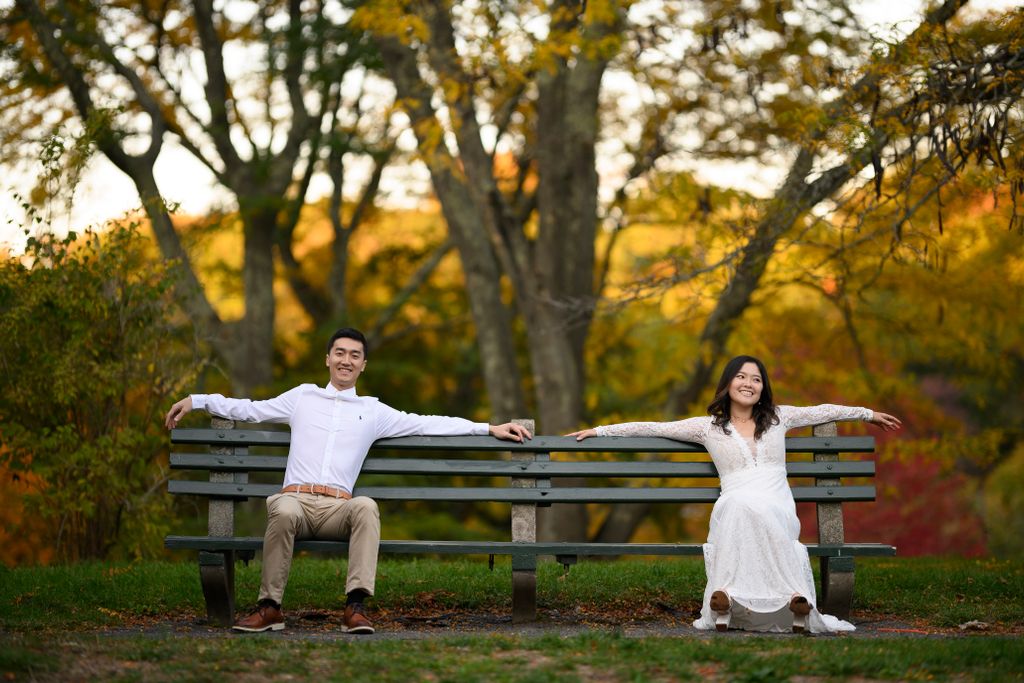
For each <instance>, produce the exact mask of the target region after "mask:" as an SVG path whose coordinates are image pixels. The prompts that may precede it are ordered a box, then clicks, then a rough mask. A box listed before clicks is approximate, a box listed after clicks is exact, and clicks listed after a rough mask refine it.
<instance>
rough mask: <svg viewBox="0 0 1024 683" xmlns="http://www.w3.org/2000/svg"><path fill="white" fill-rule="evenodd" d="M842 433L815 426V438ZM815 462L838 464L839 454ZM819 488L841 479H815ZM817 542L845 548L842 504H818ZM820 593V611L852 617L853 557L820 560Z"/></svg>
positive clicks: (821, 456)
mask: <svg viewBox="0 0 1024 683" xmlns="http://www.w3.org/2000/svg"><path fill="white" fill-rule="evenodd" d="M838 433H839V431H838V429H837V427H836V423H835V422H828V423H826V424H820V425H816V426H815V427H814V436H824V437H832V436H836V435H837V434H838ZM814 461H815V462H838V461H839V455H838V454H836V453H815V454H814ZM814 483H815V484H816V485H817V486H839V484H840V480H839V479H838V478H836V479H831V478H826V479H815V480H814ZM816 507H817V512H818V543H820V544H823V545H824V544H828V545H843V543H845V537H846V532H845V530H844V527H843V505H842V503H818V504H817V506H816ZM820 562H821V565H820V569H821V594H820V595H819V596H818V598H819V600H818V603H819V604H818V609H819V610H820V611H822V612H824V613H826V614H831V615H834V616H837V617H839V618H840V619H849V618H850V607H851V603H852V602H853V570H854V567H853V558H852V557H822V558H821V560H820Z"/></svg>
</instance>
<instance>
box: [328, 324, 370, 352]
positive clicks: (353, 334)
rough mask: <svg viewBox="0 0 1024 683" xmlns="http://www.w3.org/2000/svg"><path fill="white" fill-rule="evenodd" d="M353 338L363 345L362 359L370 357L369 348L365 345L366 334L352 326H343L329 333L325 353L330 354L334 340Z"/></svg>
mask: <svg viewBox="0 0 1024 683" xmlns="http://www.w3.org/2000/svg"><path fill="white" fill-rule="evenodd" d="M343 338H347V339H355V340H356V341H357V342H359V343H360V344H362V345H363V360H368V359H369V358H370V349H369V348H367V346H366V335H364V334H363V333H362V332H360V331H359V330H357V329H356V328H354V327H343V328H341V329H340V330H338V331H337V332H335V333H334V334H332V335H331V340H330V341H329V342H327V355H328V356H329V355H331V349H333V348H334V342H336V341H338V340H339V339H343Z"/></svg>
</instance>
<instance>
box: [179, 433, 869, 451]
mask: <svg viewBox="0 0 1024 683" xmlns="http://www.w3.org/2000/svg"><path fill="white" fill-rule="evenodd" d="M290 437H291V434H290V433H289V432H287V431H270V430H255V429H182V428H177V429H174V430H172V432H171V443H175V444H186V445H187V444H193V445H214V446H217V447H224V446H227V447H230V446H242V447H251V446H287V445H288V443H289V439H290ZM373 448H374V449H375V450H410V449H411V450H431V449H433V450H443V451H480V452H489V451H498V452H508V451H512V452H531V453H603V452H608V451H611V452H621V453H644V452H646V453H706V452H707V451H706V449H705V448H704V447H703V446H701V445H699V444H695V443H687V442H683V441H674V440H673V439H663V438H654V437H614V436H605V437H593V438H590V439H586V440H584V441H576V439H575V438H574V437H569V436H538V437H535V438H533V439H530V440H528V441H525V442H523V443H517V442H515V441H503V440H501V439H497V438H495V437H493V436H403V437H399V438H395V439H379V440H377V441H376V442H375V443H374V445H373ZM874 449H875V439H874V437H872V436H832V437H817V436H792V437H788V438H787V439H786V451H787V452H789V453H870V452H872V451H874Z"/></svg>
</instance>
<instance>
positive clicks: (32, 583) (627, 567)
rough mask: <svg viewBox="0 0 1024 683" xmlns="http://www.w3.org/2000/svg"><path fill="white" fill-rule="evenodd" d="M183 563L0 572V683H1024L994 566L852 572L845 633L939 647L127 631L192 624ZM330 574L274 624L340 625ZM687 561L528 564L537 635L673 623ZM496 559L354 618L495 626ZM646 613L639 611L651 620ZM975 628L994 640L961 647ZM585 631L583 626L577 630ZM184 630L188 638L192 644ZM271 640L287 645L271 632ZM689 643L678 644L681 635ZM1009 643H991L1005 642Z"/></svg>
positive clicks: (388, 565) (904, 565) (300, 574)
mask: <svg viewBox="0 0 1024 683" xmlns="http://www.w3.org/2000/svg"><path fill="white" fill-rule="evenodd" d="M197 573H198V572H197V569H196V567H195V564H194V563H192V562H146V563H136V564H128V565H99V564H80V565H73V566H64V567H48V568H19V569H13V570H11V569H0V676H5V677H6V678H7V679H9V680H31V679H42V680H103V679H110V680H145V681H149V680H206V679H211V680H212V679H213V678H220V677H222V676H223V675H225V674H227V675H228V676H233V677H237V676H241V677H242V678H249V677H251V678H255V677H257V676H258V677H260V678H270V679H276V680H288V679H291V680H302V679H307V678H311V679H314V680H321V679H323V680H335V679H338V680H343V679H348V678H350V677H351V676H352V675H353V674H356V675H360V676H361V677H362V678H365V679H367V680H382V681H391V680H395V681H417V680H438V681H449V680H450V681H457V680H480V681H503V680H508V681H513V680H515V681H519V680H523V681H563V680H564V681H572V680H602V681H637V680H639V681H644V680H730V681H731V680H740V681H775V680H787V679H789V678H790V677H797V676H800V677H802V678H797V679H795V680H803V681H807V680H841V679H844V678H851V677H852V678H859V679H861V680H965V681H973V680H977V681H1003V680H1024V643H1022V640H1021V639H1020V636H1019V634H1020V632H1021V627H1022V626H1024V568H1022V567H1021V566H1020V565H1019V564H1018V563H1011V562H1005V561H996V560H967V559H932V558H897V559H889V558H886V559H877V560H859V561H858V569H857V589H856V599H855V605H854V614H853V618H854V621H858V620H859V621H861V622H870V621H871V620H873V619H895V620H899V621H901V622H905V623H907V624H911V625H914V626H915V627H916V628H921V629H923V630H932V631H942V632H945V633H947V634H956V635H951V636H950V637H908V636H907V635H905V634H901V635H897V634H893V635H888V634H886V635H885V636H883V635H880V634H877V633H876V634H875V635H873V636H871V637H868V636H866V635H854V636H840V637H819V638H805V637H796V636H768V637H753V636H739V637H734V636H733V634H729V636H726V637H715V636H713V635H712V636H699V637H698V636H682V637H660V636H658V637H656V636H651V637H643V638H638V637H629V636H628V634H625V633H623V632H621V631H618V630H616V629H615V628H608V627H605V628H602V629H600V630H595V631H588V630H587V629H586V627H584V628H583V629H582V631H581V629H579V628H578V629H577V630H576V631H574V632H573V634H572V635H570V636H567V637H562V636H559V635H558V634H557V631H554V632H552V631H548V632H547V634H545V635H541V636H525V635H515V634H504V635H480V634H479V633H476V634H473V635H464V634H463V635H460V634H459V633H458V632H455V631H450V630H446V629H443V628H441V629H438V628H434V629H432V630H431V637H429V638H423V639H403V640H385V639H373V640H366V639H362V640H360V639H358V638H355V637H341V638H338V637H336V634H331V636H330V637H322V636H319V635H318V632H311V633H309V634H308V635H309V637H305V638H283V637H280V635H279V634H264V635H258V636H238V635H233V634H231V633H230V632H228V631H215V630H206V629H202V628H198V629H196V628H192V629H191V630H190V631H187V632H185V633H178V632H175V630H174V629H171V628H169V627H168V628H166V629H164V631H160V632H159V633H158V634H156V635H154V634H153V632H152V631H151V632H149V633H146V634H145V635H143V634H142V632H141V630H139V629H138V628H136V627H139V626H145V627H148V628H150V629H152V628H153V626H154V625H156V626H157V627H159V626H160V625H161V624H170V623H177V624H181V623H194V622H195V620H196V619H198V618H200V617H201V615H202V612H203V606H202V597H201V591H200V589H199V582H198V578H197ZM344 578H345V562H344V561H343V560H331V559H314V558H297V560H296V562H295V565H294V567H293V572H292V579H291V581H290V583H289V586H288V596H287V605H286V608H287V609H288V610H289V613H294V612H298V611H301V610H316V609H319V610H327V611H336V610H340V609H341V608H342V606H343V602H344V596H343V585H344ZM237 581H238V596H239V600H240V603H241V605H243V606H248V605H249V604H251V603H252V602H253V601H254V599H255V596H256V592H257V590H258V583H259V563H258V562H256V563H253V564H251V565H250V566H248V567H245V566H242V565H239V566H238V576H237ZM703 581H704V576H703V566H702V564H701V563H700V561H699V559H696V558H681V559H677V560H665V559H661V560H657V561H650V562H645V561H636V560H623V561H616V562H582V563H581V564H579V565H577V566H575V567H573V568H572V570H571V571H570V572H569V573H568V574H567V575H566V574H563V573H562V568H561V566H560V565H555V564H551V563H544V564H542V565H541V567H540V571H539V576H538V594H539V603H540V612H541V619H542V623H549V624H550V623H553V622H555V621H557V619H556V618H555V617H553V616H552V615H555V614H557V613H560V612H561V613H564V612H569V611H572V612H574V613H576V614H582V615H587V614H595V615H597V614H599V615H603V616H604V617H609V616H610V617H611V618H610V620H606V621H604V622H603V623H605V624H607V623H619V622H618V620H619V618H620V617H621V620H622V623H625V622H626V621H628V620H629V619H630V618H631V617H634V618H637V619H640V620H641V621H642V620H644V619H648V618H649V619H658V618H660V619H662V620H663V621H664V620H665V619H666V618H667V617H666V615H670V614H674V615H676V616H677V617H678V622H679V623H685V622H686V621H688V620H689V618H690V615H691V613H692V612H693V611H695V610H696V609H698V608H699V603H698V601H699V597H700V595H701V591H702V590H703ZM510 584H511V580H510V572H509V568H508V566H507V559H506V561H505V563H504V564H502V562H501V561H500V560H499V562H498V563H497V566H496V567H495V571H493V572H491V571H488V570H487V566H486V564H483V563H479V562H473V561H466V560H457V561H452V560H433V559H418V560H391V559H387V560H385V561H383V562H382V563H381V565H380V571H379V573H378V593H377V596H376V597H375V598H374V601H373V603H372V606H371V616H373V613H376V614H378V615H388V614H391V615H395V614H406V613H408V614H413V613H422V612H423V611H424V610H427V611H428V612H429V611H433V612H435V613H436V612H445V611H453V612H461V613H474V614H480V613H490V614H495V615H502V616H504V615H507V614H508V613H509V611H510V608H511V599H510V597H509V594H510ZM652 606H655V607H652ZM972 619H978V620H983V621H987V622H989V623H991V624H993V625H995V626H996V627H997V631H998V632H1000V633H1002V634H1003V635H992V634H986V635H970V636H960V635H959V631H958V630H957V629H956V626H957V625H958V624H960V623H963V622H965V621H969V620H972ZM580 621H581V623H584V624H586V622H587V619H586V617H585V616H584V617H582V618H581V619H580ZM197 631H199V633H197ZM286 633H287V631H286ZM690 633H693V632H692V631H690ZM1008 633H1009V634H1010V635H1006V634H1008Z"/></svg>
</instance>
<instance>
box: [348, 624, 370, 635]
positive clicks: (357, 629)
mask: <svg viewBox="0 0 1024 683" xmlns="http://www.w3.org/2000/svg"><path fill="white" fill-rule="evenodd" d="M341 631H342V633H352V634H354V635H357V636H358V635H367V636H368V635H370V634H371V633H374V632H375V631H374V630H373V627H372V626H353V627H352V628H348V627H347V626H342V627H341Z"/></svg>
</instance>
